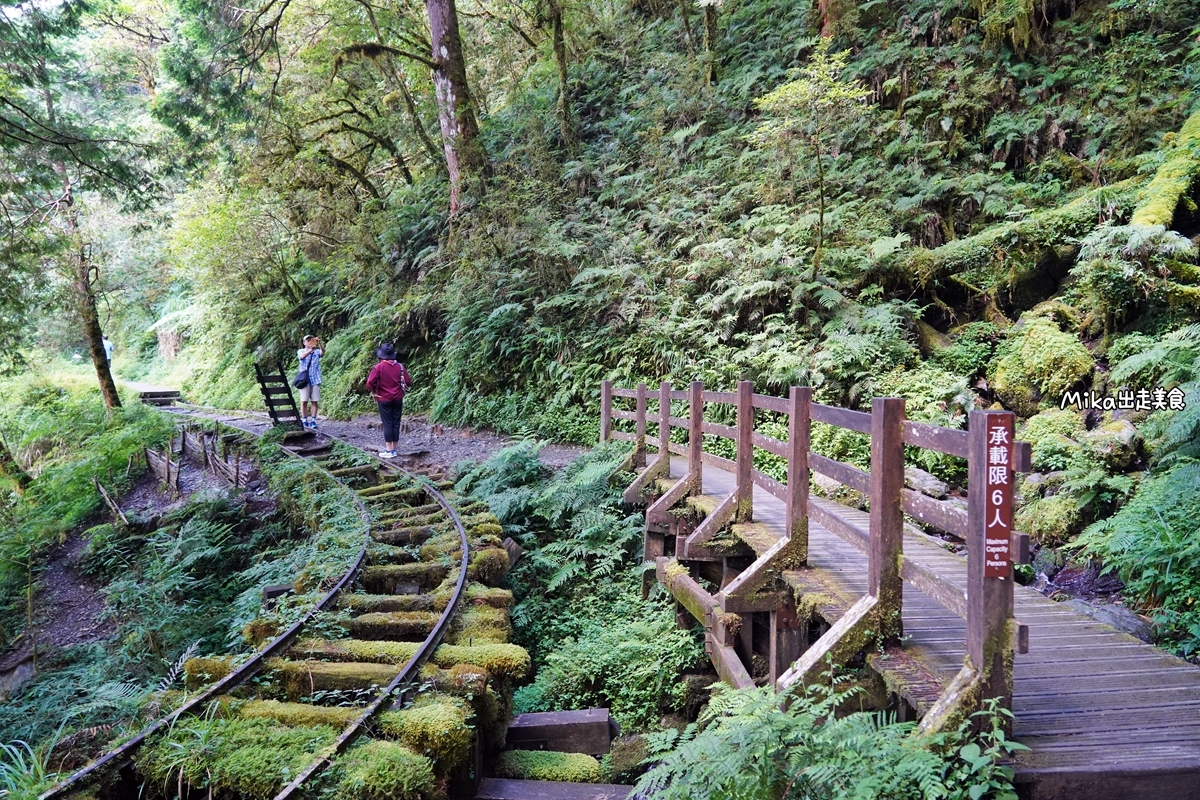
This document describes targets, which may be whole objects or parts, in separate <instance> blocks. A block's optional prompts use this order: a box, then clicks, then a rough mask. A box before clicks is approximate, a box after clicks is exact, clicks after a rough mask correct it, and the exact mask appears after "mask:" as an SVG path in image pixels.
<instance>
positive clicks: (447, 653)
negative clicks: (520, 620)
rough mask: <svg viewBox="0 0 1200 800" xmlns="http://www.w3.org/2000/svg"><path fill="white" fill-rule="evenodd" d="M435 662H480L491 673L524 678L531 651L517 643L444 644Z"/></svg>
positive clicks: (438, 663)
mask: <svg viewBox="0 0 1200 800" xmlns="http://www.w3.org/2000/svg"><path fill="white" fill-rule="evenodd" d="M433 662H434V663H435V664H437V665H438V666H439V667H446V666H452V665H454V664H478V665H479V666H480V667H482V668H484V669H485V670H487V672H488V674H489V675H491V676H493V677H504V678H523V677H525V676H526V675H527V674H528V673H529V666H530V661H529V653H528V652H527V651H526V650H525V648H523V647H518V646H517V645H515V644H476V645H475V646H473V647H468V646H463V645H451V644H444V645H442V646H441V647H439V648H438V649H437V650H436V651H435V652H434V654H433Z"/></svg>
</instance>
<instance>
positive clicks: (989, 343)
mask: <svg viewBox="0 0 1200 800" xmlns="http://www.w3.org/2000/svg"><path fill="white" fill-rule="evenodd" d="M998 337H999V331H998V330H997V328H996V326H995V325H993V324H992V323H990V322H972V323H970V324H968V325H964V326H963V327H962V328H961V329H960V330H958V331H956V332H955V334H954V341H953V343H952V344H951V345H950V346H949V347H944V348H941V349H940V350H938V351H936V352H935V353H934V354H933V357H932V358H931V359H930V360H931V361H932V362H933V363H934V364H935V365H936V366H939V367H941V368H942V369H944V370H947V371H949V372H952V373H954V374H955V375H963V376H966V377H973V376H975V375H977V374H978V373H979V372H981V371H982V370H983V369H984V368H985V367H986V366H987V363H988V361H990V360H991V357H992V353H993V352H994V351H995V349H996V341H997V339H998Z"/></svg>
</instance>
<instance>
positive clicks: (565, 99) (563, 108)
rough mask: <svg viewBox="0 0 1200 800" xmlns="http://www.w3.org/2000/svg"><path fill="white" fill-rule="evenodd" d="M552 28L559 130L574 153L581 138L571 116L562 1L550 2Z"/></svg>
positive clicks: (569, 149) (569, 150) (567, 147)
mask: <svg viewBox="0 0 1200 800" xmlns="http://www.w3.org/2000/svg"><path fill="white" fill-rule="evenodd" d="M549 5H550V26H551V28H552V29H553V37H554V64H555V66H557V67H558V109H557V110H558V129H559V133H560V135H561V136H562V140H563V146H564V147H566V149H567V151H568V152H570V153H574V152H575V151H576V150H577V149H578V144H579V137H578V134H577V133H576V129H575V120H574V117H573V115H572V114H571V92H570V87H569V86H568V85H567V41H566V36H565V34H564V32H563V7H562V0H549Z"/></svg>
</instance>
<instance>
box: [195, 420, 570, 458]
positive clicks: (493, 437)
mask: <svg viewBox="0 0 1200 800" xmlns="http://www.w3.org/2000/svg"><path fill="white" fill-rule="evenodd" d="M193 408H195V407H193ZM196 410H197V413H201V414H204V415H205V416H209V417H211V418H213V419H219V420H221V421H222V422H226V423H230V424H235V423H236V427H240V428H245V429H247V430H252V431H254V432H255V433H263V432H265V431H266V430H267V429H268V428H270V427H271V420H270V418H269V417H268V416H267V415H266V413H264V412H258V411H237V412H233V411H230V412H217V411H212V412H206V411H205V410H203V409H199V408H196ZM319 426H320V427H319V431H318V433H327V434H329V435H331V436H336V437H337V438H339V439H342V440H343V441H346V442H349V443H350V444H352V445H354V446H355V447H361V448H362V449H363V450H366V451H367V452H368V453H377V452H378V451H379V450H381V449H382V448H383V433H382V430H381V428H380V422H379V417H378V416H377V415H375V414H359V415H358V416H357V417H355V418H354V419H352V420H348V421H343V420H331V419H321V420H319ZM518 441H520V440H519V439H515V438H513V437H511V436H503V435H501V434H497V433H493V432H491V431H473V430H471V429H470V428H453V427H450V426H443V425H431V424H430V423H429V420H428V419H427V418H426V417H424V416H413V417H406V418H405V419H404V422H403V423H402V424H401V429H400V439H399V442H398V445H397V447H396V451H397V452H398V453H399V454H400V455H401V460H400V462H399V463H400V464H401V466H404V467H406V468H416V469H422V468H424V469H428V470H431V471H438V472H448V471H450V470H452V469H453V468H454V466H455V465H456V464H458V463H460V462H463V461H476V462H477V461H486V460H487V459H489V458H491V457H492V456H494V455H496V453H498V452H500V451H501V450H503V449H504V448H506V447H508V446H510V445H513V444H516V443H517V442H518ZM587 449H588V448H586V447H580V446H579V445H569V444H546V445H544V446H543V447H542V451H541V459H542V463H543V464H545V465H546V466H548V467H552V468H554V469H558V468H560V467H565V466H566V465H567V464H570V463H571V462H572V461H574V460H575V459H576V458H578V457H579V456H581V455H583V453H585V452H587Z"/></svg>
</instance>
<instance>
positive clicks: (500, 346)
mask: <svg viewBox="0 0 1200 800" xmlns="http://www.w3.org/2000/svg"><path fill="white" fill-rule="evenodd" d="M452 7H453V6H452ZM67 13H71V14H75V15H76V16H75V17H74V18H73V19H74V21H73V22H72V23H71V25H67V23H65V22H62V21H61V20H59V21H58V22H57V23H56V24H61V25H62V26H64V27H63V31H64V32H63V33H62V35H61V36H59V38H58V39H54V37H53V36H51V37H50V38H49V39H47V42H50V44H55V42H57V44H55V46H57V47H60V48H61V52H62V53H65V54H67V56H69V58H70V59H71V60H72V61H71V63H73V64H75V65H76V67H77V69H78V70H81V71H82V72H81V73H80V74H86V76H87V77H88V80H87V81H85V82H83V83H79V84H78V85H75V84H72V85H71V86H70V87H67V88H63V89H62V90H61V100H62V102H63V103H64V106H65V107H68V108H70V107H76V108H77V107H78V106H79V103H80V102H81V100H80V98H84V99H86V98H88V97H93V98H95V101H96V102H101V101H103V103H105V104H106V105H105V106H104V107H105V108H110V109H111V110H112V111H111V114H110V115H109V119H110V121H111V124H112V125H114V126H115V125H121V126H124V128H123V129H124V130H128V131H132V132H134V133H136V136H135V135H132V134H131V135H130V136H129V137H128V138H129V139H130V140H136V141H137V142H143V143H149V144H147V145H146V146H145V147H143V148H141V149H138V148H133V149H130V150H128V151H121V152H120V153H117V154H116V155H114V152H115V151H111V150H110V151H109V152H108V155H107V156H106V157H112V158H117V156H120V158H121V159H123V160H122V161H121V162H120V164H121V165H122V166H124V167H126V168H128V170H129V171H130V174H134V173H136V176H135V177H133V178H130V177H126V178H124V179H123V180H121V181H117V182H115V183H114V182H112V181H110V182H109V184H108V186H109V188H108V190H103V188H104V187H103V186H101V184H103V183H104V181H103V180H101V181H97V182H96V184H97V186H98V188H96V189H95V190H92V191H85V190H86V189H87V182H86V181H84V183H82V184H81V190H80V194H79V197H78V201H77V205H76V206H75V208H76V212H75V213H76V217H75V220H76V223H75V224H76V227H75V228H73V229H72V231H71V236H75V237H77V239H75V240H73V241H81V240H86V242H87V246H88V247H89V248H90V249H89V251H88V252H89V253H91V256H90V257H91V259H92V263H94V264H95V265H96V273H95V276H96V277H95V290H96V292H97V294H98V296H100V297H101V298H102V299H103V303H102V304H101V305H102V308H104V309H107V310H106V311H105V313H106V314H107V316H106V320H107V321H108V328H107V330H108V331H109V332H110V335H111V336H112V337H113V338H114V339H115V341H116V342H117V344H118V350H117V357H116V359H115V362H114V367H115V369H116V371H117V373H118V374H119V375H120V376H123V377H125V378H129V379H144V380H152V381H155V382H158V383H164V384H168V385H180V386H181V387H182V388H183V389H184V391H185V392H186V393H187V394H188V395H189V396H191V397H193V398H195V399H197V400H200V401H202V402H205V403H210V404H213V405H216V406H221V407H227V408H234V407H257V405H258V404H259V399H258V389H257V387H256V385H255V384H254V371H253V365H254V364H255V363H256V362H258V363H263V364H273V363H274V362H275V361H277V360H278V361H282V362H283V363H284V364H285V367H286V365H288V364H290V363H291V362H290V359H291V358H292V356H291V354H292V353H293V352H294V348H295V347H296V346H297V344H298V340H299V337H300V336H301V335H303V334H308V333H315V334H317V335H320V336H321V337H322V338H323V339H324V340H325V341H326V342H327V357H326V359H325V363H324V364H323V371H324V373H325V384H324V390H325V399H324V402H323V404H322V410H323V411H325V412H326V413H328V414H330V415H334V416H341V417H348V416H351V415H354V414H356V413H358V412H360V411H368V410H370V409H371V408H372V405H371V402H370V398H369V396H368V395H367V392H366V389H365V386H364V385H363V379H364V377H365V374H366V371H367V369H368V368H369V366H370V365H371V363H373V352H374V348H375V345H376V344H377V343H378V342H380V341H384V340H394V341H396V342H397V343H398V346H399V348H400V351H401V356H402V358H403V359H404V360H405V361H406V363H407V364H408V366H409V368H410V370H411V372H412V373H413V375H414V377H415V379H416V383H415V388H414V392H413V394H412V395H411V398H410V402H409V409H411V410H414V411H427V412H428V413H429V414H430V415H431V416H432V417H433V418H434V419H436V420H438V421H444V422H448V423H454V424H462V425H478V426H490V427H494V428H496V429H499V430H501V431H503V432H507V433H517V434H530V435H534V436H538V437H547V438H556V439H565V440H572V441H577V442H587V441H593V440H594V439H595V436H596V432H597V418H598V408H597V401H598V394H599V386H600V382H601V381H602V380H604V379H611V380H614V381H617V382H619V383H621V384H625V385H628V384H630V383H633V382H636V381H647V382H649V383H654V382H657V381H658V380H661V379H670V380H672V381H675V382H676V383H683V382H685V381H688V380H695V379H699V380H703V381H704V382H705V383H706V385H708V386H711V387H714V388H722V389H724V388H730V387H731V386H732V385H733V383H734V382H735V381H737V380H752V381H753V382H754V384H755V388H756V390H757V391H760V392H769V393H784V392H786V390H787V388H788V387H789V386H792V385H810V386H813V387H814V388H815V391H816V395H815V396H816V398H817V400H818V401H820V402H823V403H830V404H839V405H847V406H850V407H864V404H867V403H869V400H870V398H871V397H873V396H879V395H896V396H902V397H905V398H906V399H907V401H908V405H907V409H908V415H909V416H910V418H914V419H924V420H930V421H934V422H937V423H938V424H943V425H950V426H958V427H960V426H963V425H965V421H966V413H967V412H968V411H969V410H970V409H973V408H989V407H1000V408H1007V409H1011V410H1013V411H1015V412H1016V413H1017V414H1018V415H1019V417H1021V419H1022V420H1023V422H1022V427H1021V430H1020V431H1019V433H1020V435H1021V436H1022V437H1023V438H1025V439H1027V440H1029V441H1032V442H1033V444H1034V466H1035V468H1036V470H1037V472H1036V473H1035V474H1034V475H1033V476H1031V477H1030V478H1029V479H1028V480H1026V482H1025V483H1024V485H1023V486H1022V487H1021V492H1020V495H1021V500H1022V502H1023V504H1024V505H1023V508H1022V509H1021V510H1020V511H1019V517H1018V523H1019V524H1020V525H1021V526H1023V527H1024V528H1025V529H1027V530H1029V531H1030V533H1031V534H1032V535H1033V536H1034V538H1035V540H1036V542H1037V544H1038V546H1039V547H1040V552H1039V557H1038V561H1037V562H1036V564H1035V570H1034V572H1035V574H1033V575H1029V576H1027V577H1028V578H1029V579H1036V573H1038V572H1040V573H1043V574H1044V575H1046V576H1047V577H1048V578H1053V576H1054V574H1055V572H1056V571H1057V570H1058V569H1059V568H1060V567H1061V566H1062V564H1063V563H1064V561H1066V560H1068V559H1076V560H1084V561H1086V560H1087V559H1090V558H1092V557H1097V558H1100V559H1102V561H1103V563H1104V564H1105V565H1107V567H1109V568H1111V569H1114V570H1115V571H1116V572H1117V574H1119V576H1120V577H1121V578H1122V580H1123V581H1124V582H1125V584H1126V586H1127V594H1126V599H1127V600H1128V601H1129V602H1136V603H1137V604H1138V605H1139V608H1141V609H1142V610H1143V611H1145V612H1146V613H1147V614H1148V615H1151V616H1152V617H1153V619H1154V620H1155V622H1156V623H1157V625H1158V627H1157V635H1158V636H1159V637H1160V640H1161V641H1162V642H1163V643H1164V644H1165V645H1166V646H1167V647H1169V648H1170V649H1175V650H1178V651H1181V652H1182V653H1183V654H1185V655H1189V654H1192V653H1194V652H1195V651H1196V650H1197V649H1198V648H1200V611H1197V610H1196V606H1197V604H1196V602H1195V601H1196V599H1197V598H1198V597H1200V548H1198V547H1197V545H1196V543H1195V541H1196V522H1195V520H1196V519H1200V500H1197V499H1196V498H1197V497H1198V496H1200V493H1198V492H1197V490H1198V489H1200V467H1198V466H1197V463H1196V461H1195V459H1196V458H1197V457H1198V456H1200V444H1198V441H1200V439H1198V433H1200V430H1198V428H1200V383H1198V382H1197V381H1198V380H1200V267H1198V266H1197V246H1196V237H1197V236H1198V235H1200V212H1198V211H1197V205H1196V200H1197V197H1198V196H1200V186H1198V185H1197V183H1196V180H1195V177H1196V175H1197V173H1198V172H1200V95H1198V94H1197V88H1198V81H1200V24H1198V23H1197V20H1200V4H1198V3H1197V2H1195V0H1078V1H1077V0H1070V1H1069V2H1068V1H1060V0H1048V1H1047V2H1037V3H1034V2H1032V0H973V1H972V2H965V1H961V2H960V1H959V0H870V1H869V2H860V3H853V2H847V0H819V2H816V3H813V4H811V5H810V4H808V3H798V2H790V1H789V0H725V2H723V3H722V2H703V1H702V2H700V3H698V4H697V3H693V2H691V0H679V2H670V1H669V0H604V1H603V2H599V3H572V2H565V1H564V0H460V2H459V3H458V6H457V24H458V29H459V33H460V34H461V40H462V62H463V65H464V66H465V75H464V76H462V77H463V81H460V82H458V83H456V84H455V86H457V87H458V88H459V89H460V90H461V89H462V88H463V87H466V88H467V90H468V93H463V92H461V91H460V92H459V96H458V97H457V101H458V102H460V103H463V105H462V107H463V108H469V109H470V112H471V114H470V116H471V119H470V121H469V122H470V124H469V125H466V126H465V127H464V128H463V129H462V131H461V134H462V135H461V136H459V138H458V139H457V140H456V141H458V143H459V144H460V145H462V147H461V152H458V153H455V154H453V155H454V157H453V158H452V159H451V160H450V162H448V160H447V155H448V153H449V152H450V151H451V150H452V149H453V148H452V147H446V146H444V144H443V141H442V138H443V137H442V133H443V131H442V129H443V128H444V127H445V119H444V115H443V119H442V121H441V123H440V124H441V127H439V105H438V104H439V100H438V96H437V93H436V92H435V85H434V80H433V78H432V77H431V74H433V73H431V66H436V65H435V64H433V63H432V62H431V61H430V60H429V56H428V55H427V54H428V53H429V52H430V40H429V37H430V34H431V32H430V30H429V27H428V25H429V17H428V16H427V9H426V8H425V7H423V5H422V4H417V3H412V2H407V1H406V0H394V1H393V2H374V1H373V0H289V1H288V2H283V1H282V0H271V1H270V2H267V3H265V4H263V5H262V6H261V7H256V8H255V9H251V10H249V11H247V10H245V9H234V8H233V6H232V5H230V4H227V3H223V2H220V1H219V0H218V1H217V2H193V1H192V0H124V1H123V2H116V0H103V1H102V2H97V3H94V4H90V5H88V6H87V7H86V8H85V7H82V6H81V7H79V8H76V7H75V6H74V5H72V4H66V5H63V6H61V7H56V8H55V9H42V10H40V11H36V12H35V16H36V15H42V16H44V17H46V18H47V19H51V18H53V19H58V17H56V15H61V14H67ZM18 22H19V20H18ZM15 24H17V23H14V25H15ZM72 25H73V27H72ZM68 28H69V30H68ZM5 30H7V31H9V32H10V34H11V32H12V31H14V30H16V31H18V32H20V31H19V30H18V28H14V27H12V26H10V27H9V28H6V29H5ZM68 34H69V35H68ZM51 40H53V41H51ZM14 41H15V40H14V39H13V36H11V35H10V36H9V41H8V43H7V44H6V47H8V48H9V51H8V52H9V54H10V56H11V53H12V52H14V51H13V47H14V46H16V45H14V44H13V42H14ZM64 43H65V44H64ZM19 44H20V42H17V45H19ZM50 44H47V46H50ZM64 58H66V56H64ZM64 63H65V61H64ZM434 72H436V70H434ZM14 74H15V73H14ZM77 83H78V82H77ZM24 85H26V86H28V85H32V84H24ZM64 86H66V84H64ZM13 87H16V88H13ZM10 90H11V91H14V92H17V94H19V93H20V92H21V91H22V89H21V88H20V85H18V83H17V82H14V81H10V82H9V84H5V83H2V82H0V91H2V92H5V93H9V92H10ZM444 100H445V98H443V102H444ZM72 104H74V105H72ZM460 121H461V119H460ZM464 124H465V123H464ZM4 141H6V142H8V144H7V145H5V146H6V147H8V150H9V153H10V154H12V155H13V158H14V159H19V157H21V154H22V153H23V152H25V151H22V150H21V147H24V146H25V145H21V144H19V143H18V144H16V145H14V144H12V140H11V137H10V139H6V140H4ZM12 163H14V164H16V165H17V167H14V168H13V170H12V171H10V174H9V178H10V179H9V180H7V181H6V183H5V184H4V187H3V191H4V192H5V193H6V197H8V198H9V199H12V198H13V197H17V196H18V195H19V194H20V193H21V192H22V191H24V189H23V188H22V186H23V185H24V184H21V182H20V180H17V178H16V177H14V176H17V177H19V171H20V169H19V165H20V163H21V162H20V161H19V160H14V161H13V162H12ZM96 163H100V162H99V160H97V162H96ZM105 163H107V162H105ZM110 172H111V170H110ZM112 174H113V175H117V176H118V177H120V176H121V175H123V174H124V173H117V172H113V173H112ZM137 176H140V177H137ZM131 186H134V187H136V191H134V190H131V189H130V188H129V187H131ZM113 187H116V188H113ZM10 233H11V231H10ZM61 237H62V233H61V226H60V227H59V228H54V227H53V223H51V222H47V223H45V226H44V227H42V228H38V227H37V226H36V225H31V226H27V227H26V228H25V229H22V230H20V231H18V232H17V233H15V234H13V236H10V238H9V244H8V245H6V250H5V254H6V258H7V259H9V263H10V264H11V265H13V267H12V270H11V271H10V275H9V277H8V278H5V279H4V281H5V283H4V288H5V292H3V293H0V296H2V297H3V298H4V300H3V302H4V303H5V305H4V308H3V313H4V315H5V318H6V319H7V320H9V321H10V322H12V323H13V324H11V325H7V326H6V328H7V330H6V332H5V336H6V337H7V339H8V341H7V342H6V344H7V345H8V348H7V352H8V353H9V354H10V356H11V357H10V362H15V361H19V360H20V359H21V358H24V359H26V360H28V359H30V358H37V357H40V356H36V355H32V354H34V353H43V354H44V353H53V352H60V353H65V354H68V355H69V354H70V353H72V352H81V351H82V350H81V348H82V347H83V345H82V342H83V341H84V340H83V335H82V333H81V329H80V327H79V325H77V324H76V323H75V316H74V311H71V312H70V313H67V314H63V313H61V312H60V311H58V310H56V309H60V308H62V307H63V302H64V301H63V300H62V298H63V297H64V296H69V289H70V286H69V285H68V284H69V281H65V279H63V278H62V277H61V276H59V277H57V278H56V277H54V275H53V274H51V275H49V276H48V277H47V275H46V272H45V269H44V268H43V266H44V264H45V263H47V258H48V256H47V253H51V252H53V250H54V247H56V246H57V245H56V244H55V242H61ZM68 305H69V304H68ZM12 354H20V355H15V356H13V355H12ZM1140 390H1144V391H1145V392H1146V394H1145V395H1139V391H1140ZM1156 390H1161V391H1160V392H1156ZM1092 392H1094V395H1093V394H1092ZM1168 393H1169V396H1170V398H1171V399H1170V400H1169V401H1168V400H1167V396H1168ZM1064 394H1066V395H1068V396H1069V397H1077V398H1078V399H1077V400H1076V401H1072V402H1069V403H1067V405H1066V407H1063V402H1062V399H1063V397H1064ZM1093 397H1095V398H1097V399H1098V400H1099V402H1098V405H1099V406H1100V407H1099V408H1095V409H1085V408H1081V407H1080V406H1081V405H1084V403H1083V400H1084V399H1087V400H1088V401H1089V402H1090V400H1091V398H1093ZM1104 398H1110V402H1111V404H1112V408H1111V409H1106V408H1105V407H1104ZM1138 398H1142V400H1144V402H1142V400H1139V399H1138ZM1118 401H1120V402H1118ZM814 441H815V442H816V444H817V447H818V448H819V449H822V450H823V451H824V452H826V454H828V455H831V456H835V457H838V458H841V459H844V460H848V461H853V462H858V463H865V459H866V457H867V450H866V446H865V444H864V442H863V441H861V440H859V439H858V438H856V437H855V436H854V435H844V436H841V437H834V436H833V435H832V434H828V432H822V431H817V432H815V433H814ZM914 466H919V467H921V468H923V469H925V470H926V471H928V472H930V473H932V474H933V476H934V477H935V478H938V479H939V480H941V481H944V482H946V483H947V489H946V491H949V492H951V493H953V491H954V490H955V486H956V485H957V484H959V483H961V481H962V480H963V478H964V475H963V474H962V466H961V464H958V463H955V462H953V461H952V460H949V459H947V460H944V461H939V462H931V463H921V464H915V465H914ZM1085 531H1086V532H1085ZM1081 536H1082V538H1080V537H1081ZM1168 561H1170V562H1172V563H1173V564H1175V568H1174V569H1173V570H1171V571H1167V572H1165V573H1164V572H1161V571H1160V567H1159V565H1160V564H1163V563H1167V562H1168Z"/></svg>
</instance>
